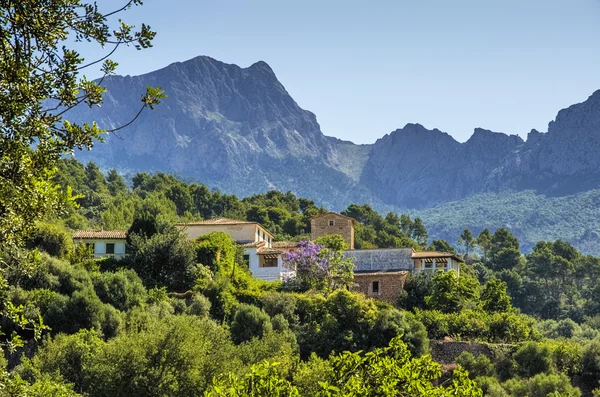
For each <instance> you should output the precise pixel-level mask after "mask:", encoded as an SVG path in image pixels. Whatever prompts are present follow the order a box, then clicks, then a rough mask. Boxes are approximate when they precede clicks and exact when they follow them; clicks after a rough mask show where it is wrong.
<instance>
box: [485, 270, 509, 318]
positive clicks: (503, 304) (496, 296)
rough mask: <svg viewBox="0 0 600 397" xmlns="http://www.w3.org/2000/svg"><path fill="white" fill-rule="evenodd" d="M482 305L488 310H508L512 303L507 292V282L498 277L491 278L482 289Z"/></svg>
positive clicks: (501, 311)
mask: <svg viewBox="0 0 600 397" xmlns="http://www.w3.org/2000/svg"><path fill="white" fill-rule="evenodd" d="M481 305H482V308H483V310H485V311H487V312H500V313H503V312H507V311H509V310H510V309H511V308H512V306H511V305H510V296H508V294H507V293H506V283H505V282H504V281H500V280H499V279H497V278H493V279H491V280H489V281H488V282H487V283H485V285H484V286H483V290H482V291H481Z"/></svg>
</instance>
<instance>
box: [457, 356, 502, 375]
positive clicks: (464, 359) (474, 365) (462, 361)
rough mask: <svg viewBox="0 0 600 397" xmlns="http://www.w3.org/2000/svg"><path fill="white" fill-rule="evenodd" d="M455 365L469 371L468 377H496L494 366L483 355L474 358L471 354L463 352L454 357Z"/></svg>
mask: <svg viewBox="0 0 600 397" xmlns="http://www.w3.org/2000/svg"><path fill="white" fill-rule="evenodd" d="M456 363H457V364H458V365H460V366H461V367H463V368H464V369H466V370H467V371H469V377H470V378H471V379H475V378H477V377H481V376H483V377H493V376H495V375H496V370H495V368H494V364H492V361H491V360H490V359H489V357H488V356H486V355H485V354H479V355H478V356H477V357H475V356H474V355H473V354H472V353H470V352H467V351H464V352H462V353H460V354H459V356H458V357H456Z"/></svg>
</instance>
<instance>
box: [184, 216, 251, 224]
mask: <svg viewBox="0 0 600 397" xmlns="http://www.w3.org/2000/svg"><path fill="white" fill-rule="evenodd" d="M177 225H178V226H197V225H257V223H256V222H250V221H240V220H237V219H229V218H214V219H205V220H203V221H194V222H184V223H178V224H177Z"/></svg>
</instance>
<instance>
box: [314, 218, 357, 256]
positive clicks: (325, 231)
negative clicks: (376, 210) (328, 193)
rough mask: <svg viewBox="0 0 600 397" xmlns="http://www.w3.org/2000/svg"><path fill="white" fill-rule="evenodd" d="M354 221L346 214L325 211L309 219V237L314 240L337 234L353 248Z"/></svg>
mask: <svg viewBox="0 0 600 397" xmlns="http://www.w3.org/2000/svg"><path fill="white" fill-rule="evenodd" d="M355 224H356V221H355V220H354V219H352V218H349V217H347V216H343V215H340V214H336V213H334V212H326V213H324V214H321V215H317V216H315V217H313V218H312V219H311V220H310V239H311V240H312V241H315V240H316V239H318V238H319V237H321V236H330V235H332V234H339V235H341V236H342V237H343V238H344V241H345V242H346V244H348V247H349V248H350V249H351V250H353V249H354V225H355Z"/></svg>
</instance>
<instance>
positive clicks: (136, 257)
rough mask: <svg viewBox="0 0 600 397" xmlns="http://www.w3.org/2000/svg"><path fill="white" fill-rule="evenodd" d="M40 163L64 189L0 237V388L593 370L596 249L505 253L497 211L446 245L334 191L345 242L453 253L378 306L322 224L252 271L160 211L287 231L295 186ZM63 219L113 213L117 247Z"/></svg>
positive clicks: (524, 388)
mask: <svg viewBox="0 0 600 397" xmlns="http://www.w3.org/2000/svg"><path fill="white" fill-rule="evenodd" d="M55 178H56V181H57V182H58V183H59V184H61V186H71V187H72V189H73V191H74V192H75V194H77V195H80V196H79V197H78V198H77V199H76V201H77V203H78V204H79V207H78V208H76V207H74V206H72V207H70V208H68V209H67V211H66V212H65V213H64V214H62V215H61V217H60V218H52V219H50V218H49V219H46V220H45V221H43V222H39V223H38V224H37V225H36V227H35V228H34V229H33V230H32V231H31V232H30V233H28V235H27V238H26V240H25V243H26V244H25V246H24V247H23V248H14V247H10V248H9V247H6V248H4V249H3V250H1V252H2V259H1V261H2V263H3V264H4V266H3V269H4V274H5V277H6V280H7V287H6V289H5V296H6V298H5V299H6V301H7V302H9V307H10V308H11V309H10V310H9V311H8V314H7V315H4V316H3V318H2V323H1V325H2V331H3V332H4V334H5V335H7V337H6V338H5V340H6V342H5V344H4V350H5V356H6V358H7V361H6V362H5V363H3V366H5V367H6V371H7V372H5V373H4V375H3V379H2V380H0V382H3V384H4V385H6V387H7V388H8V390H14V393H13V394H6V395H18V394H17V393H21V394H22V395H34V396H36V395H39V396H42V395H56V396H75V395H86V396H121V395H123V396H125V395H150V396H151V395H161V396H188V395H189V396H197V395H202V394H205V395H207V396H250V395H254V396H258V395H261V396H262V395H264V396H283V395H285V396H288V395H302V396H314V395H319V396H338V395H340V396H341V395H353V396H354V395H355V396H359V395H360V396H376V395H402V393H405V394H409V395H410V394H411V393H413V395H415V394H416V395H440V396H441V395H444V396H445V395H463V396H477V395H480V394H479V393H481V392H480V391H479V390H480V388H481V389H482V390H483V392H484V393H485V395H491V396H546V395H548V394H549V393H554V392H559V393H562V394H560V395H571V396H578V395H580V391H579V389H577V388H575V387H574V386H573V384H572V383H571V380H572V379H575V378H577V379H578V380H579V383H578V385H583V386H584V387H585V388H587V389H588V390H591V389H594V388H596V387H598V379H600V365H598V362H600V320H599V319H600V306H598V305H597V304H596V302H595V299H594V297H595V296H596V295H597V292H596V291H597V290H598V288H600V287H598V286H597V285H596V284H597V280H598V277H597V275H598V271H600V260H599V259H598V258H594V257H590V256H585V255H582V254H581V253H579V252H578V251H577V250H576V249H574V248H573V247H572V246H570V245H569V244H567V243H564V242H562V241H556V242H552V243H546V242H540V243H538V244H537V245H536V247H535V248H534V250H533V252H532V253H531V254H527V255H524V256H523V255H521V253H520V245H519V241H518V240H517V239H516V238H515V237H514V236H513V235H512V234H511V233H510V232H509V231H508V230H506V229H498V230H495V231H494V232H493V233H491V232H489V231H487V230H484V231H483V232H482V233H480V234H479V236H473V235H472V234H471V233H470V232H469V231H468V230H464V231H463V232H462V233H461V234H460V235H459V236H456V241H459V244H457V245H455V246H452V245H451V244H449V243H448V242H446V241H443V240H435V241H428V239H427V230H426V229H425V226H424V225H423V223H422V222H421V221H420V220H419V219H415V220H412V219H410V218H409V217H408V216H406V215H400V216H398V215H396V214H393V213H389V214H387V215H386V216H385V217H382V216H381V215H379V214H378V213H377V212H375V211H373V210H372V209H371V208H370V207H369V206H366V205H365V206H359V205H351V206H350V207H349V208H348V209H347V210H345V211H344V212H343V213H344V214H346V215H348V216H352V217H353V218H355V219H357V220H358V221H359V224H358V225H357V245H359V246H361V247H363V248H366V247H415V248H418V249H422V248H430V249H438V250H444V251H453V250H455V251H457V252H458V253H460V254H467V253H468V255H466V257H465V259H466V261H467V262H468V263H469V265H464V266H463V268H462V271H461V274H460V277H459V276H458V275H457V274H456V273H454V272H449V273H439V274H426V273H420V274H413V275H411V276H409V278H408V279H407V281H406V285H405V288H404V290H403V291H402V293H401V297H400V299H399V301H398V302H396V304H395V305H394V306H395V307H394V306H392V305H389V304H386V303H382V302H379V301H374V300H372V299H368V298H366V297H364V296H363V295H360V294H358V293H354V292H350V291H348V290H347V286H350V287H351V286H352V283H351V271H352V270H351V268H352V266H351V265H349V264H348V263H347V261H346V260H345V259H344V258H343V257H342V256H341V255H339V252H340V250H341V249H343V248H344V247H343V242H342V241H341V240H340V239H339V238H336V237H335V236H332V237H329V238H324V239H320V240H319V241H317V244H305V245H303V247H304V248H303V249H302V250H301V251H300V252H299V253H298V254H297V255H296V256H290V258H289V260H290V261H296V262H295V263H296V264H297V265H298V278H297V279H296V280H292V281H288V282H285V283H283V284H282V283H267V282H263V281H259V280H256V279H254V278H252V277H251V275H250V273H249V271H248V269H247V267H246V265H245V263H244V261H243V258H242V257H241V252H240V250H239V248H238V247H237V245H236V244H235V243H234V242H232V241H231V240H230V239H229V237H228V236H227V235H225V234H222V233H212V234H210V235H207V236H203V237H201V238H199V239H198V240H196V241H188V240H187V239H186V238H185V236H183V235H182V234H181V233H180V232H179V231H178V230H177V229H176V228H175V227H174V226H173V224H174V223H175V222H177V221H181V220H190V219H200V218H210V217H216V216H227V217H232V218H238V219H250V220H254V221H258V222H261V223H262V224H264V225H265V226H266V227H268V228H270V229H272V230H274V231H276V233H277V237H278V238H280V239H297V240H303V239H306V237H307V234H308V232H309V230H310V228H309V220H310V217H311V216H313V215H314V214H317V213H320V212H323V211H325V209H324V208H318V207H317V206H315V204H314V203H312V202H311V201H310V200H307V199H303V198H297V197H295V196H294V195H293V194H291V193H286V194H284V193H280V192H274V191H273V192H269V193H267V194H264V195H256V196H252V197H248V198H245V199H241V200H240V199H238V198H236V197H235V196H230V195H224V194H221V193H219V192H217V191H210V190H209V189H207V188H206V187H204V186H201V185H197V184H186V183H183V182H181V181H179V180H177V179H176V178H173V177H171V176H168V175H164V174H156V175H148V174H137V175H135V176H134V177H133V179H132V187H131V188H130V187H128V185H127V183H125V181H124V180H123V178H122V177H121V176H120V175H118V174H117V173H116V172H115V171H114V170H111V171H110V172H108V174H107V175H104V174H103V173H102V172H100V170H99V169H98V167H96V166H95V165H94V164H93V163H90V164H88V165H87V166H85V167H84V166H83V165H81V164H79V163H78V162H77V161H75V160H62V161H61V162H60V172H59V173H57V175H56V177H55ZM75 228H77V229H80V228H104V229H113V228H117V229H128V230H130V237H129V239H128V252H129V255H128V257H127V258H126V259H124V260H121V261H116V260H114V259H105V260H100V261H98V260H91V259H88V258H89V252H87V251H86V248H85V247H84V246H82V245H75V246H74V245H73V242H72V238H71V231H70V229H75ZM427 243H429V245H428V246H427V247H426V244H427ZM311 261H312V262H311ZM348 277H350V278H348ZM9 286H10V287H9ZM11 313H12V314H11ZM38 318H41V319H42V321H41V322H39V320H36V319H38ZM430 339H438V340H439V339H451V340H452V339H453V340H471V341H477V342H483V343H490V344H491V346H497V348H495V349H496V353H495V358H494V360H493V362H492V361H491V360H490V359H489V358H488V357H487V356H484V355H479V356H474V355H472V354H470V353H463V354H461V356H460V357H458V358H457V362H458V364H460V367H459V368H458V369H456V370H454V371H452V369H448V368H442V367H441V366H440V365H439V364H437V363H435V362H433V361H431V358H429V356H428V355H427V354H428V352H429V341H430ZM461 367H462V368H464V369H466V370H467V371H468V374H467V373H465V372H464V371H462V369H460V368H461ZM356 374H361V376H359V377H356V376H352V375H356ZM448 376H452V377H453V379H454V381H453V382H446V381H444V379H446V378H447V377H448ZM582 382H583V383H582ZM390 390H394V391H395V392H394V393H396V394H393V393H392V392H391V391H390ZM1 393H2V392H0V395H2V394H1ZM36 393H37V394H36ZM52 393H54V394H52ZM386 393H387V394H386ZM390 393H392V394H390Z"/></svg>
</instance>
